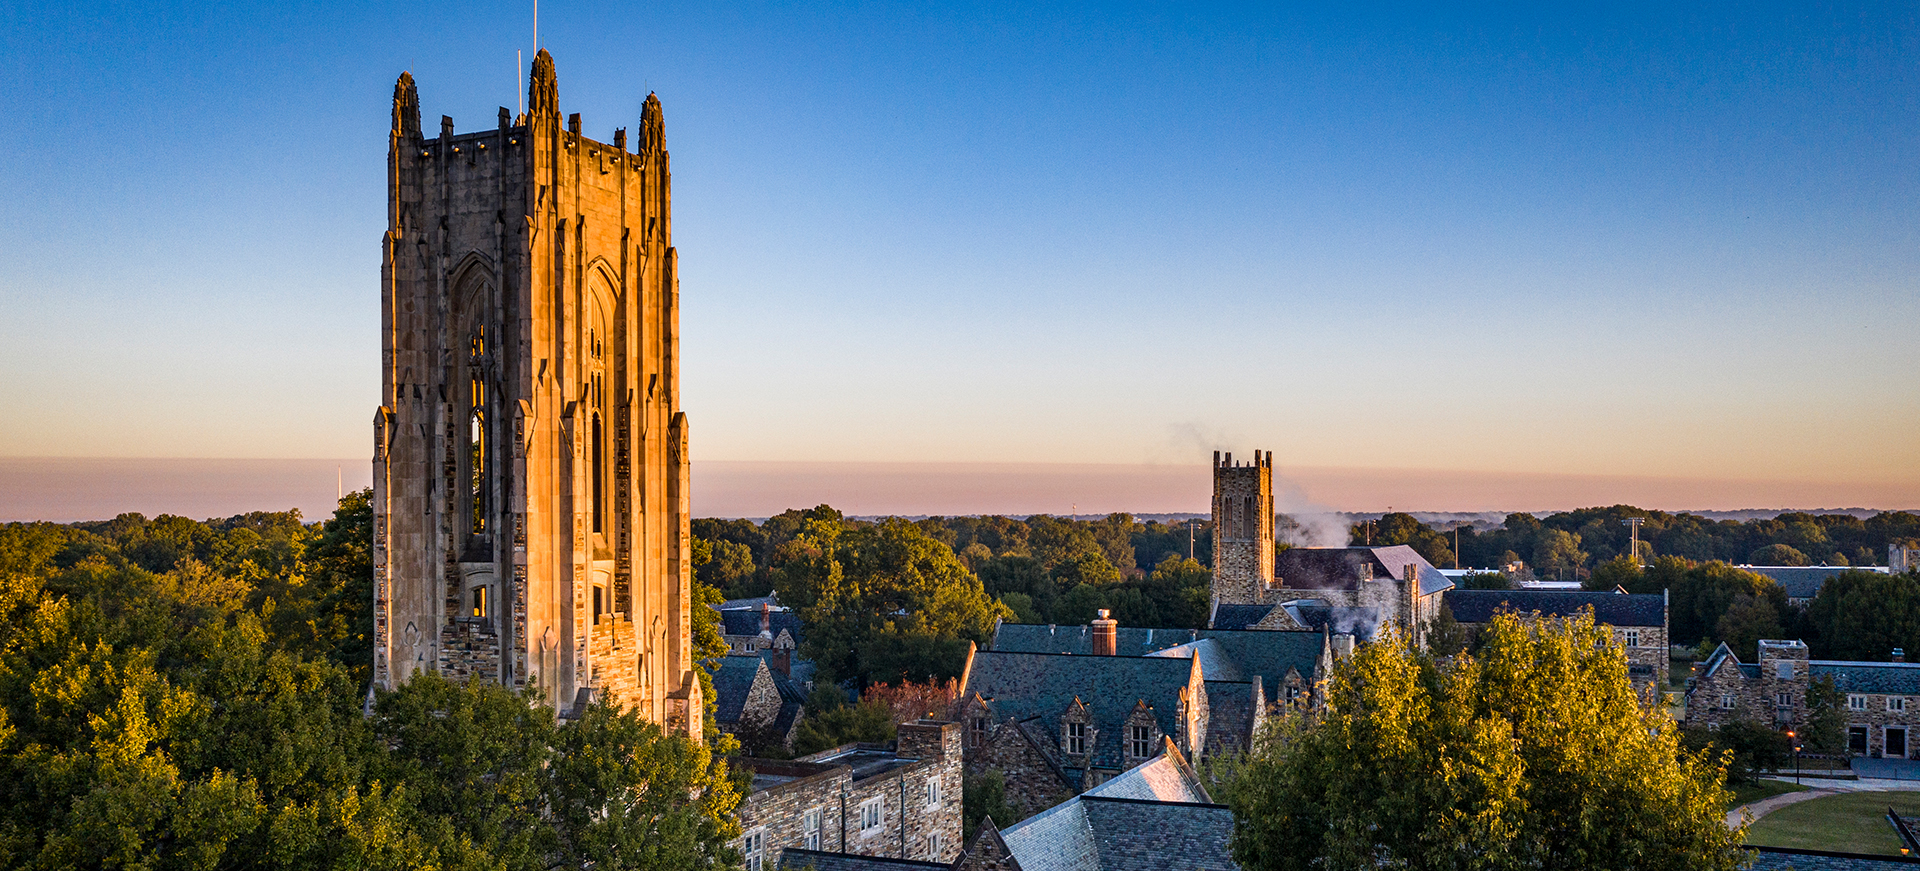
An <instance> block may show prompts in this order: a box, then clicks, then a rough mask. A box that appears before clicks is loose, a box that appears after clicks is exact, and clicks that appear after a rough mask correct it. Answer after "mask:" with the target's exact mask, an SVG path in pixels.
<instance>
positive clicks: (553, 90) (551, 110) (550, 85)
mask: <svg viewBox="0 0 1920 871" xmlns="http://www.w3.org/2000/svg"><path fill="white" fill-rule="evenodd" d="M527 114H528V115H547V116H551V117H555V118H557V117H559V116H560V85H559V81H558V79H557V78H556V77H555V76H554V72H553V55H550V54H548V53H547V50H546V49H544V48H543V49H541V50H540V53H539V54H537V55H534V56H533V78H532V79H531V80H530V81H529V82H528V83H527Z"/></svg>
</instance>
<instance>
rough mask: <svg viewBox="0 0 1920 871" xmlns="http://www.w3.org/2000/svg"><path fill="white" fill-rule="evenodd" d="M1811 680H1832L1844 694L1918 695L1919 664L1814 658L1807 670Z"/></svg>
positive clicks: (1919, 693) (1919, 686)
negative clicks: (1811, 677)
mask: <svg viewBox="0 0 1920 871" xmlns="http://www.w3.org/2000/svg"><path fill="white" fill-rule="evenodd" d="M1808 671H1809V673H1811V674H1812V675H1813V676H1814V677H1830V678H1833V685H1834V687H1835V688H1836V689H1838V690H1840V691H1841V692H1843V693H1880V694H1884V695H1892V696H1920V662H1840V661H1836V660H1830V659H1816V660H1814V661H1813V662H1812V663H1811V664H1810V666H1809V669H1808Z"/></svg>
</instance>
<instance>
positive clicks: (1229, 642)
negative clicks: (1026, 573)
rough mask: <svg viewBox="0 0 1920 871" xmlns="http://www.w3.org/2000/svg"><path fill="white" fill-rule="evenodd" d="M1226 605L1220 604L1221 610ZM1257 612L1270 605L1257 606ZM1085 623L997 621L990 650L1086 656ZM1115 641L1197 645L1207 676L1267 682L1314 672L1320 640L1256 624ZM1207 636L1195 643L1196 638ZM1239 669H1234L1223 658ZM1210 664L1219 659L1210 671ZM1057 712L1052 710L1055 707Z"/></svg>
mask: <svg viewBox="0 0 1920 871" xmlns="http://www.w3.org/2000/svg"><path fill="white" fill-rule="evenodd" d="M1229 607H1240V606H1229V605H1221V606H1220V609H1221V610H1223V611H1224V610H1226V609H1227V608H1229ZM1257 607H1260V608H1262V609H1263V610H1262V612H1261V616H1263V617H1264V616H1266V611H1269V610H1272V607H1273V606H1270V605H1261V606H1257ZM1086 630H1087V627H1085V626H1059V627H1056V626H1051V625H1041V624H1037V623H1002V624H1000V626H999V628H997V629H996V630H994V633H993V648H992V649H993V650H995V651H1000V652H1013V653H1070V654H1075V655H1078V656H1088V655H1091V651H1092V650H1093V646H1092V643H1091V640H1090V639H1089V638H1088V634H1089V633H1088V632H1087V631H1086ZM1117 635H1118V637H1117V638H1116V639H1115V641H1116V643H1115V645H1114V647H1115V650H1116V652H1117V654H1118V655H1119V656H1120V657H1130V656H1146V655H1148V654H1152V653H1159V652H1162V651H1166V650H1169V649H1171V648H1174V647H1179V646H1182V645H1187V646H1189V648H1190V649H1197V650H1202V651H1203V653H1202V656H1201V659H1200V667H1201V668H1202V669H1203V670H1204V673H1205V677H1206V679H1207V680H1233V681H1245V680H1251V679H1252V678H1253V676H1255V675H1259V676H1261V677H1263V678H1264V681H1263V683H1265V685H1266V686H1268V687H1273V686H1276V685H1278V684H1279V683H1280V682H1281V681H1282V680H1285V679H1286V676H1287V669H1289V668H1293V669H1297V670H1298V671H1299V672H1300V675H1301V676H1302V677H1307V678H1311V677H1312V676H1313V668H1314V664H1315V663H1317V662H1318V661H1319V659H1320V645H1321V643H1322V641H1323V639H1322V638H1321V636H1320V633H1318V632H1270V631H1265V630H1257V629H1141V628H1135V627H1130V626H1122V627H1120V630H1119V632H1118V633H1117ZM1202 640H1204V641H1206V642H1207V644H1204V645H1198V644H1195V643H1194V642H1196V641H1202ZM1229 662H1230V663H1231V664H1232V665H1233V666H1235V667H1237V668H1238V673H1237V674H1235V673H1234V672H1233V671H1232V670H1230V669H1227V668H1226V664H1227V663H1229ZM1210 664H1218V665H1219V666H1220V667H1221V669H1222V670H1221V671H1220V672H1215V671H1214V670H1213V669H1212V667H1210ZM1055 713H1057V712H1055Z"/></svg>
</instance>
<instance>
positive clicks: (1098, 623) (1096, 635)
mask: <svg viewBox="0 0 1920 871" xmlns="http://www.w3.org/2000/svg"><path fill="white" fill-rule="evenodd" d="M1107 613H1108V612H1107V609H1105V608H1101V609H1100V619H1098V620H1095V621H1093V644H1092V647H1093V655H1094V656H1113V655H1115V654H1117V653H1119V652H1120V638H1119V636H1120V622H1119V621H1117V620H1109V619H1107Z"/></svg>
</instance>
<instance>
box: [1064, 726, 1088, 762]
mask: <svg viewBox="0 0 1920 871" xmlns="http://www.w3.org/2000/svg"><path fill="white" fill-rule="evenodd" d="M1086 752H1087V724H1085V723H1068V724H1067V753H1068V754H1069V755H1072V756H1082V755H1085V754H1086Z"/></svg>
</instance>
